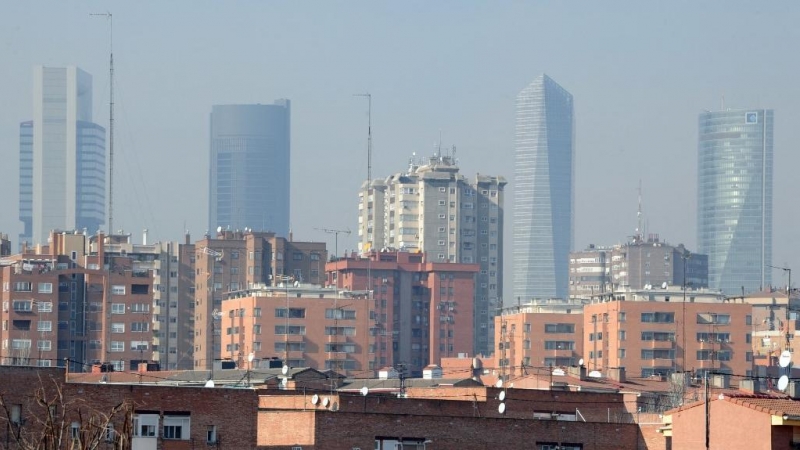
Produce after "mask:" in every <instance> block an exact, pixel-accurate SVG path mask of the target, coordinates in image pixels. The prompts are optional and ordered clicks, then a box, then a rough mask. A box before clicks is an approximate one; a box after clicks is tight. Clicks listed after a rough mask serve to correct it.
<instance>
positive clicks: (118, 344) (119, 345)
mask: <svg viewBox="0 0 800 450" xmlns="http://www.w3.org/2000/svg"><path fill="white" fill-rule="evenodd" d="M109 351H110V352H124V351H125V343H124V342H122V341H111V349H110V350H109Z"/></svg>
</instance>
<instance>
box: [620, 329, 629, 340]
mask: <svg viewBox="0 0 800 450" xmlns="http://www.w3.org/2000/svg"><path fill="white" fill-rule="evenodd" d="M626 336H627V333H625V330H619V340H620V341H624V340H625V337H626Z"/></svg>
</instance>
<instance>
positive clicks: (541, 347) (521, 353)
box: [493, 299, 584, 379]
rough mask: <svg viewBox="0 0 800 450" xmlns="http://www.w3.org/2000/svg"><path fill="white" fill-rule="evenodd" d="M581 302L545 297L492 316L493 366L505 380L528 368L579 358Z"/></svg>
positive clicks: (558, 364)
mask: <svg viewBox="0 0 800 450" xmlns="http://www.w3.org/2000/svg"><path fill="white" fill-rule="evenodd" d="M583 306H584V302H581V301H571V300H561V299H549V300H535V301H532V302H529V303H526V304H524V305H519V306H510V307H506V308H505V309H504V310H503V314H502V315H500V316H497V317H495V330H496V331H495V341H496V342H497V343H498V344H497V349H496V351H495V353H494V366H493V367H495V368H497V369H499V370H500V371H501V372H502V374H501V376H503V375H504V376H505V377H506V379H507V378H509V377H511V378H513V377H516V376H522V375H524V374H527V373H528V371H529V370H530V369H531V368H540V367H565V366H574V365H577V364H578V362H579V361H580V359H581V358H582V357H583V354H584V352H583Z"/></svg>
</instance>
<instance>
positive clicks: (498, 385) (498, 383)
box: [495, 380, 503, 388]
mask: <svg viewBox="0 0 800 450" xmlns="http://www.w3.org/2000/svg"><path fill="white" fill-rule="evenodd" d="M495 386H497V387H499V388H501V387H503V380H497V383H496V384H495Z"/></svg>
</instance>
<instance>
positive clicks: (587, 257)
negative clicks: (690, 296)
mask: <svg viewBox="0 0 800 450" xmlns="http://www.w3.org/2000/svg"><path fill="white" fill-rule="evenodd" d="M684 281H685V283H686V287H687V288H688V289H699V288H705V287H708V256H706V255H701V254H697V253H691V252H689V251H688V250H686V248H685V247H684V246H683V244H681V245H678V246H672V245H669V244H667V243H666V242H663V241H661V240H659V237H658V235H650V236H648V237H647V238H646V239H644V238H643V237H641V236H634V238H633V239H632V240H631V241H630V242H627V243H625V244H622V245H615V246H611V247H596V246H594V245H590V246H589V247H588V248H586V249H585V250H583V251H579V252H571V253H570V256H569V295H570V297H573V298H591V297H592V296H604V295H605V296H608V295H610V294H612V293H614V292H620V291H622V290H625V289H632V290H640V289H645V288H648V289H649V288H654V289H657V288H659V287H661V286H663V285H664V284H665V283H666V285H667V286H683V285H684Z"/></svg>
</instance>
